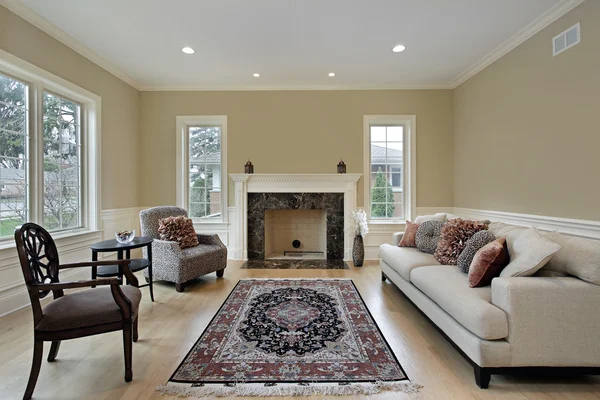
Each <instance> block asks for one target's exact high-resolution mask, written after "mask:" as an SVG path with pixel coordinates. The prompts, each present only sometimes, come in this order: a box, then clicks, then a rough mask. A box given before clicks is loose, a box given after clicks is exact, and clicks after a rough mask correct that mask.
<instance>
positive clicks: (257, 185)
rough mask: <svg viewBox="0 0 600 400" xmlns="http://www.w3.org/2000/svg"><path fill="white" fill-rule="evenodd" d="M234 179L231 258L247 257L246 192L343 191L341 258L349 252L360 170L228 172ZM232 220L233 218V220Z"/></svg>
mask: <svg viewBox="0 0 600 400" xmlns="http://www.w3.org/2000/svg"><path fill="white" fill-rule="evenodd" d="M229 176H230V177H231V179H232V180H233V182H234V183H235V226H234V227H233V228H234V231H235V235H234V237H235V239H234V242H235V243H232V244H233V246H230V247H232V248H233V258H234V259H236V260H245V259H247V258H248V228H247V224H248V193H344V259H345V260H350V259H351V255H352V238H351V232H350V230H351V229H350V214H351V212H352V211H353V210H354V209H355V208H356V184H357V182H358V180H359V179H360V177H361V176H362V174H229ZM232 222H233V221H232Z"/></svg>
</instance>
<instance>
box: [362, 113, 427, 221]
mask: <svg viewBox="0 0 600 400" xmlns="http://www.w3.org/2000/svg"><path fill="white" fill-rule="evenodd" d="M372 125H389V126H394V125H396V126H400V125H401V126H403V127H404V141H403V157H402V169H403V173H402V179H403V183H404V186H403V192H404V217H405V218H404V219H399V218H385V219H383V218H381V219H380V218H377V219H371V126H372ZM416 137H417V116H416V115H365V116H364V117H363V155H364V159H363V165H364V175H363V179H364V190H363V191H364V196H365V198H364V205H365V207H364V208H365V211H366V212H367V218H368V221H369V224H404V223H406V220H412V219H413V217H414V215H415V214H416V204H417V185H416V184H417V141H416Z"/></svg>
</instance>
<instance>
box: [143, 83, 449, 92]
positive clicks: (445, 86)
mask: <svg viewBox="0 0 600 400" xmlns="http://www.w3.org/2000/svg"><path fill="white" fill-rule="evenodd" d="M453 88H454V86H453V85H452V83H426V84H421V85H394V84H390V85H309V86H296V85H274V86H251V87H246V86H161V85H142V86H140V87H139V90H140V91H142V92H217V91H218V92H235V91H245V92H252V91H284V90H288V91H294V90H298V91H310V90H315V91H317V90H319V91H320V90H332V91H335V90H449V89H453Z"/></svg>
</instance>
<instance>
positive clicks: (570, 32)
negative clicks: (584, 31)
mask: <svg viewBox="0 0 600 400" xmlns="http://www.w3.org/2000/svg"><path fill="white" fill-rule="evenodd" d="M580 41H581V26H580V24H579V22H578V23H576V24H575V25H573V26H572V27H570V28H569V29H567V30H566V31H564V32H562V33H559V34H558V35H556V36H555V37H554V39H552V56H555V55H557V54H560V53H562V52H563V51H565V50H567V49H570V48H571V47H573V46H575V45H576V44H577V43H579V42H580Z"/></svg>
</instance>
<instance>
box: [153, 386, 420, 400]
mask: <svg viewBox="0 0 600 400" xmlns="http://www.w3.org/2000/svg"><path fill="white" fill-rule="evenodd" d="M420 389H422V386H421V385H419V384H416V383H412V382H375V383H372V384H354V385H315V386H300V385H298V386H263V385H256V384H249V385H246V384H237V385H236V386H233V387H231V386H224V385H218V386H217V385H215V386H201V387H185V386H158V387H157V388H156V391H158V392H160V393H162V394H164V395H171V396H178V397H190V398H194V397H195V398H201V397H269V396H318V395H326V396H327V395H328V396H347V395H358V394H364V395H371V394H378V393H381V392H384V391H390V392H403V393H418V392H419V390H420Z"/></svg>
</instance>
